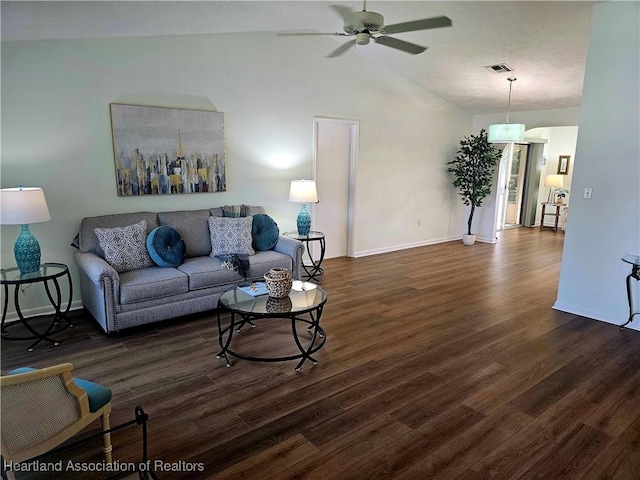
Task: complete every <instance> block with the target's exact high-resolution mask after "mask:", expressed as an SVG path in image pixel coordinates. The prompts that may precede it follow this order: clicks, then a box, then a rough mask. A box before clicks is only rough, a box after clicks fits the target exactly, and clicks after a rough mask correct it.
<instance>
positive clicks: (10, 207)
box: [0, 187, 51, 274]
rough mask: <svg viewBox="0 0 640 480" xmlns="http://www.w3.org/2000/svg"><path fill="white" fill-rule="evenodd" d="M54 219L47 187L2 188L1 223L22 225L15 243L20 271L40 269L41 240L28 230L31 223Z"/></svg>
mask: <svg viewBox="0 0 640 480" xmlns="http://www.w3.org/2000/svg"><path fill="white" fill-rule="evenodd" d="M48 220H51V215H50V214H49V207H47V200H46V198H45V197H44V191H43V190H42V188H40V187H14V188H2V189H0V224H2V225H21V229H20V235H18V239H17V240H16V244H15V245H14V247H13V252H14V254H15V256H16V263H17V264H18V268H19V269H20V273H21V274H24V273H32V272H37V271H38V270H40V244H39V243H38V240H37V239H36V237H34V236H33V234H32V233H31V232H30V231H29V224H30V223H40V222H46V221H48Z"/></svg>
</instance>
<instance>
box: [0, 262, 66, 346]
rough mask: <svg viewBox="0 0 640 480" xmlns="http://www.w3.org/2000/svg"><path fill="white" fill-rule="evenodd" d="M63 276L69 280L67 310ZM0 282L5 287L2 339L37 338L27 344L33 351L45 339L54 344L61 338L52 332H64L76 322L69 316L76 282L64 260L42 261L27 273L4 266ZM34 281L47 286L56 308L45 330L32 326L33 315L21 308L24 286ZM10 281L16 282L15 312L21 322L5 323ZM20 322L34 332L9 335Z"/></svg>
mask: <svg viewBox="0 0 640 480" xmlns="http://www.w3.org/2000/svg"><path fill="white" fill-rule="evenodd" d="M61 277H66V278H67V282H68V283H69V298H68V299H67V305H66V307H65V309H64V310H62V290H61V289H60V283H59V282H58V279H59V278H61ZM0 283H1V284H2V286H3V287H4V306H3V309H2V322H1V323H0V331H2V339H3V340H35V342H33V343H32V344H31V345H29V346H28V347H27V350H28V351H29V352H31V351H33V349H34V348H35V347H36V346H37V345H38V344H39V343H40V342H41V341H42V340H45V341H47V342H50V343H52V344H53V345H58V344H59V343H60V342H59V341H58V340H56V339H54V338H51V335H54V334H56V333H58V332H61V331H63V330H65V329H67V328H69V327H73V322H72V321H71V320H70V319H69V317H68V316H67V313H69V308H71V299H72V298H73V285H72V284H71V275H70V274H69V268H68V267H67V266H66V265H65V264H63V263H43V264H42V265H40V269H39V270H38V271H36V272H32V273H24V274H21V273H20V270H19V269H18V267H13V268H3V269H2V270H0ZM34 283H42V284H43V285H44V289H45V291H46V293H47V297H48V298H49V302H50V303H51V306H52V307H53V308H54V313H53V316H52V318H51V323H50V324H49V326H48V327H47V328H46V330H45V331H44V332H39V331H37V330H36V329H35V328H33V327H32V326H31V325H30V324H29V321H30V319H31V318H34V317H30V318H26V317H25V316H24V315H23V314H22V310H21V309H20V291H21V289H22V288H24V287H25V286H27V285H31V284H34ZM50 283H51V284H52V285H53V287H54V290H55V294H54V292H52V288H51V286H50ZM10 285H13V288H14V294H13V305H14V307H15V309H16V314H17V315H18V318H19V319H20V322H12V323H9V324H6V325H5V320H6V318H7V307H8V305H9V286H10ZM62 321H64V324H61V323H60V322H62ZM17 324H22V325H24V327H25V328H26V329H27V330H28V331H29V332H31V334H32V335H28V336H21V337H12V336H10V335H9V332H8V330H7V329H8V328H10V327H13V326H14V325H17Z"/></svg>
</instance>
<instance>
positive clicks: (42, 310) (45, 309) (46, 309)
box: [5, 300, 84, 323]
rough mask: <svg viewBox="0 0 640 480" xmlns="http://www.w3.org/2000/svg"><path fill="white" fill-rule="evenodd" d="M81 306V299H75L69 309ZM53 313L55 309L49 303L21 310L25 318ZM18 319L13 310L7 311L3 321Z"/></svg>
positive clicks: (8, 321) (76, 308) (79, 308)
mask: <svg viewBox="0 0 640 480" xmlns="http://www.w3.org/2000/svg"><path fill="white" fill-rule="evenodd" d="M82 308H84V307H83V305H82V300H76V301H74V302H71V308H69V311H73V310H81V309H82ZM54 313H55V311H54V309H53V307H52V306H51V305H49V306H42V307H37V308H28V309H26V310H22V315H23V316H24V317H25V318H29V317H39V316H42V315H53V314H54ZM18 320H19V318H18V314H17V313H16V311H15V310H13V311H7V318H6V319H5V323H11V322H16V321H18Z"/></svg>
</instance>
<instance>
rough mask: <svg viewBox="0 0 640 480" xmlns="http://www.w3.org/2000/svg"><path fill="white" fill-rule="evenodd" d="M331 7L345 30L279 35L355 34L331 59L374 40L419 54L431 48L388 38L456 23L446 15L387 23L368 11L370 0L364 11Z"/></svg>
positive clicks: (347, 35)
mask: <svg viewBox="0 0 640 480" xmlns="http://www.w3.org/2000/svg"><path fill="white" fill-rule="evenodd" d="M331 7H332V8H333V9H334V10H335V11H336V12H337V13H338V15H340V16H341V17H342V19H343V21H344V27H343V29H344V32H345V33H339V32H336V33H279V34H278V35H280V36H297V35H334V36H335V35H337V36H340V37H355V38H354V39H353V40H350V41H348V42H347V43H345V44H343V45H341V46H340V47H338V48H337V49H336V50H334V51H333V52H331V53H330V54H329V55H327V58H333V57H338V56H340V55H342V54H343V53H345V52H346V51H347V50H349V49H350V48H352V47H355V46H356V45H368V44H369V41H370V40H371V39H373V41H374V42H375V43H377V44H379V45H384V46H386V47H391V48H395V49H397V50H402V51H403V52H407V53H410V54H412V55H417V54H418V53H422V52H424V51H425V50H426V49H427V47H423V46H421V45H416V44H415V43H411V42H406V41H404V40H399V39H397V38H393V37H388V36H387V35H388V34H394V33H403V32H414V31H417V30H429V29H431V28H441V27H450V26H451V25H452V22H451V19H450V18H448V17H444V16H442V17H433V18H424V19H422V20H413V21H410V22H402V23H394V24H392V25H385V24H384V17H383V16H382V15H380V14H379V13H376V12H368V11H367V0H364V4H363V8H362V11H361V12H354V11H352V10H351V9H349V8H348V7H345V6H342V5H332V6H331Z"/></svg>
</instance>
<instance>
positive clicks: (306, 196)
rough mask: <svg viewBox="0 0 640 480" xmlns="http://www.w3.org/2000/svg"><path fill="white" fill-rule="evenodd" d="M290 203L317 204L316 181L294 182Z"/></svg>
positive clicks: (290, 191)
mask: <svg viewBox="0 0 640 480" xmlns="http://www.w3.org/2000/svg"><path fill="white" fill-rule="evenodd" d="M289 201H290V202H296V203H316V202H317V201H318V191H317V190H316V182H315V181H314V180H292V181H291V188H290V189H289Z"/></svg>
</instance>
